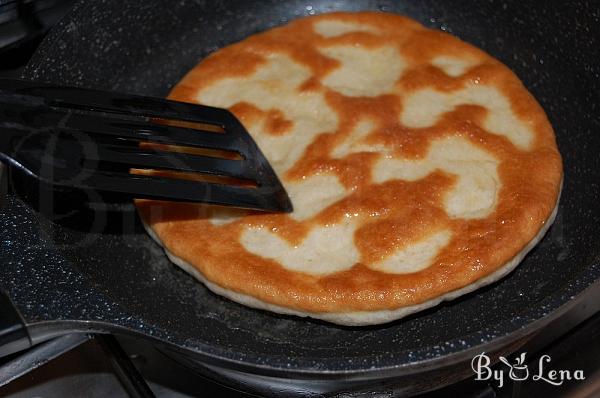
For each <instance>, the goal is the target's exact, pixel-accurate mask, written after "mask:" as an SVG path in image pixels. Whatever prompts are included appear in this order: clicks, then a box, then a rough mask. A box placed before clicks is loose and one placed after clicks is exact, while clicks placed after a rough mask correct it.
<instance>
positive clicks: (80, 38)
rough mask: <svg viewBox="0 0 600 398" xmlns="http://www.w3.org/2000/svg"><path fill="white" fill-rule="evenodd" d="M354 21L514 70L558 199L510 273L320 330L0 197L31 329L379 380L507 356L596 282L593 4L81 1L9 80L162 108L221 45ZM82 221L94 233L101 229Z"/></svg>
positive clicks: (19, 298) (0, 251) (6, 270)
mask: <svg viewBox="0 0 600 398" xmlns="http://www.w3.org/2000/svg"><path fill="white" fill-rule="evenodd" d="M363 9H380V10H385V11H391V12H398V13H401V14H405V15H408V16H409V17H412V18H414V19H416V20H418V21H420V22H422V23H424V24H426V25H428V26H432V27H437V28H440V29H443V30H447V31H450V32H451V33H453V34H455V35H457V36H458V37H460V38H461V39H463V40H466V41H468V42H470V43H473V44H474V45H476V46H478V47H480V48H482V49H484V50H486V51H487V52H489V53H490V54H491V55H493V56H495V57H497V58H498V59H500V60H501V61H502V62H504V63H505V64H507V65H508V66H509V67H511V68H512V69H513V70H514V71H515V72H516V73H517V75H518V76H519V77H520V78H521V79H522V80H523V82H524V84H525V85H526V86H527V88H528V89H529V90H530V91H531V92H532V93H533V94H534V95H535V96H536V98H537V99H538V101H539V102H540V103H541V105H542V106H543V107H544V109H545V110H546V112H547V113H548V116H549V118H550V120H551V122H552V124H553V126H554V129H555V131H556V135H557V139H558V145H559V148H560V150H561V153H562V155H563V157H564V166H565V182H564V189H563V194H562V199H561V202H560V208H559V212H558V217H557V220H556V223H555V225H554V226H553V227H552V229H551V230H550V231H549V233H548V234H547V236H546V237H545V238H544V240H543V241H542V242H541V243H540V244H539V245H538V246H537V247H536V248H535V249H534V250H533V251H532V252H531V253H530V254H529V255H528V256H527V258H526V259H525V260H524V262H523V263H522V265H521V266H520V267H519V268H518V269H517V270H516V271H515V272H513V273H512V274H511V275H509V276H508V277H507V278H505V279H503V280H502V281H500V282H499V283H496V284H493V285H491V286H489V287H486V288H484V289H482V290H479V291H478V292H477V293H475V294H470V295H467V296H465V297H463V298H461V299H458V300H456V301H452V302H449V303H446V304H444V305H442V306H440V307H437V308H435V309H432V310H428V311H425V312H423V313H420V314H418V315H417V316H412V317H409V318H406V319H403V320H401V321H398V322H394V323H391V324H387V325H383V326H379V327H372V328H367V329H365V328H344V327H336V326H332V325H328V324H324V323H320V322H316V321H310V320H305V319H299V318H294V317H285V316H277V315H274V314H270V313H266V312H261V311H256V310H251V309H248V308H245V307H242V306H240V305H237V304H235V303H232V302H229V301H227V300H224V299H222V298H220V297H217V296H215V295H213V294H211V293H210V292H209V291H208V290H207V289H206V288H204V287H203V286H202V285H201V284H199V283H197V282H196V281H195V280H194V279H193V278H191V277H189V276H188V275H187V274H185V273H184V272H182V271H180V270H178V269H177V268H175V267H173V266H172V264H170V262H169V261H168V260H167V259H166V257H164V255H163V253H162V250H161V248H160V247H159V246H158V245H156V244H155V243H154V242H153V241H152V240H151V239H150V238H149V237H148V236H147V235H146V234H145V233H144V232H143V230H142V229H141V228H140V225H139V224H138V223H136V222H134V218H133V217H134V215H133V214H132V213H126V214H125V215H124V216H122V217H121V218H120V219H118V220H116V221H115V220H112V221H110V223H112V224H110V225H109V227H110V226H111V225H113V226H114V224H115V223H116V224H119V225H125V230H126V231H125V233H120V232H119V233H111V232H105V233H102V234H98V233H92V234H90V233H86V232H83V231H85V230H86V228H84V227H83V226H82V225H79V226H78V225H76V224H75V225H71V226H70V227H65V226H57V225H55V224H51V223H49V222H47V221H45V220H44V218H43V217H41V216H39V215H37V214H36V213H35V212H33V211H32V210H31V208H30V207H29V206H28V205H25V204H23V202H21V201H20V200H19V199H17V198H16V197H15V196H14V195H9V196H8V198H7V200H6V201H5V204H4V206H3V207H2V208H0V237H1V239H0V259H1V260H0V264H1V265H0V266H1V267H2V271H1V273H0V288H2V289H4V290H6V291H7V292H8V293H9V295H10V297H11V298H12V299H13V300H14V302H15V303H16V305H17V306H18V308H19V310H20V311H21V313H22V314H23V316H24V318H25V319H26V320H27V321H28V322H29V323H30V324H32V325H33V328H32V330H33V331H34V332H35V333H40V335H41V333H42V332H44V331H46V332H47V331H56V330H59V329H62V328H65V327H73V328H80V329H81V328H86V327H87V328H90V329H94V330H98V329H104V330H115V329H119V328H126V329H129V330H132V331H134V332H138V333H143V334H146V335H149V336H152V337H154V338H156V339H159V340H162V341H165V342H168V343H171V344H173V345H175V346H178V347H179V348H181V349H186V350H190V352H195V353H196V354H198V357H199V358H202V359H204V360H210V359H214V360H217V361H218V363H220V364H222V365H228V366H238V367H242V368H246V369H254V370H256V371H257V372H263V373H280V374H286V373H287V374H290V372H291V373H296V374H297V373H298V372H303V373H307V374H311V373H312V374H321V375H322V372H330V373H331V376H332V377H335V375H338V376H339V375H341V374H344V373H346V374H347V373H348V372H350V373H360V374H363V375H364V374H369V373H371V374H374V375H375V374H379V375H381V374H384V373H386V374H388V375H390V374H401V373H408V372H414V371H415V370H416V369H417V368H419V369H422V368H424V367H429V368H431V367H434V366H438V365H440V364H443V363H445V364H447V363H449V362H452V361H454V360H457V359H458V358H460V357H463V358H464V357H466V356H467V355H470V353H472V352H480V351H481V350H486V351H490V349H491V348H493V347H498V345H500V344H506V343H509V342H510V341H513V340H514V339H516V338H518V337H520V336H522V335H523V334H526V333H530V332H531V331H533V330H534V328H535V327H538V326H539V325H540V324H541V323H544V322H547V321H548V320H549V319H551V318H552V317H553V316H554V315H555V314H556V313H557V312H556V310H557V309H558V310H559V311H560V310H561V309H564V308H566V306H569V305H572V303H573V302H574V298H575V297H576V296H577V295H578V294H579V293H581V292H582V291H583V290H584V289H586V288H587V287H589V286H590V285H592V284H594V282H596V281H597V280H598V278H600V239H598V237H599V236H600V208H599V206H598V203H597V202H598V197H600V185H599V184H598V181H600V159H599V158H598V156H597V153H598V149H599V148H600V134H598V132H599V130H600V123H598V113H599V112H600V109H599V107H600V105H599V98H598V93H599V92H600V75H599V74H600V69H599V67H598V64H597V62H596V61H595V60H596V59H598V57H599V56H600V54H598V52H599V51H598V49H599V48H600V47H599V43H598V38H599V37H600V32H598V29H599V26H600V23H599V21H598V18H599V15H598V11H597V7H596V6H595V4H594V2H584V1H582V2H577V3H570V4H569V5H567V4H566V3H564V4H563V3H562V2H553V3H549V4H541V3H537V2H533V1H532V2H526V1H525V2H524V1H514V2H495V1H492V2H486V3H484V4H482V3H480V2H477V3H475V2H466V1H459V2H442V1H439V2H433V1H394V2H392V1H361V0H357V1H310V2H309V1H286V2H280V1H260V2H247V1H227V2H218V3H216V2H212V1H206V2H204V1H189V2H188V1H183V2H177V3H175V2H169V1H164V2H161V1H146V2H144V3H143V5H141V4H140V3H139V2H135V1H93V2H92V1H89V2H86V3H81V4H79V5H78V6H77V7H76V8H75V9H74V10H73V11H72V12H71V14H70V15H68V16H67V18H66V19H65V20H64V21H63V23H62V24H61V26H59V27H58V28H57V29H56V30H54V32H53V33H52V34H51V35H50V37H49V38H48V39H47V40H46V41H45V43H44V44H43V45H42V48H41V49H40V50H39V52H38V54H37V55H36V56H35V57H34V59H33V60H32V61H31V63H30V65H29V67H28V69H27V70H26V72H25V77H27V78H31V79H37V80H40V81H51V82H56V83H63V84H72V85H78V86H85V87H96V88H108V89H116V90H122V91H125V92H132V93H138V94H150V95H165V94H167V93H168V91H169V89H170V87H171V86H172V85H173V84H175V83H176V82H177V81H178V80H179V79H180V78H181V76H183V75H184V74H185V73H186V72H187V70H189V69H190V68H191V67H192V66H193V65H195V64H196V63H197V61H198V60H199V59H201V58H202V57H203V56H205V55H206V54H208V53H209V52H210V51H213V50H214V49H216V48H219V47H221V46H223V45H225V44H228V43H231V42H234V41H237V40H239V39H241V38H243V37H245V36H247V35H249V34H252V33H255V32H258V31H260V30H263V29H266V28H269V27H272V26H275V25H278V24H281V23H282V22H285V21H287V20H290V19H293V18H295V17H298V16H300V15H308V14H311V13H319V12H325V11H329V10H363ZM594 13H596V14H594ZM95 220H96V222H97V224H96V227H95V228H99V227H100V226H102V224H103V223H105V222H108V221H107V220H105V219H104V218H103V217H102V216H98V217H96V218H95ZM107 229H114V228H107ZM596 286H597V284H596ZM49 320H66V321H69V322H54V323H52V324H49V323H47V321H49ZM74 320H75V321H78V322H73V321H74ZM81 321H85V322H81ZM36 325H37V326H36Z"/></svg>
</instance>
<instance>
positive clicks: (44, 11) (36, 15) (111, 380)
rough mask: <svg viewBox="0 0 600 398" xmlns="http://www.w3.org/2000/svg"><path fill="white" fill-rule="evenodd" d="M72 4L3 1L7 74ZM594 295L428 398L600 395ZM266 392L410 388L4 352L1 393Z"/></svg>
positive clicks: (62, 349)
mask: <svg viewBox="0 0 600 398" xmlns="http://www.w3.org/2000/svg"><path fill="white" fill-rule="evenodd" d="M70 3H71V2H70V1H57V0H54V1H11V0H0V11H2V12H0V47H1V48H0V78H1V77H11V78H14V77H18V76H19V75H20V71H21V69H22V67H23V66H24V65H25V64H26V63H27V61H28V59H29V57H30V56H31V54H32V52H33V51H34V50H35V48H36V46H37V44H39V42H40V41H41V38H42V37H43V35H44V33H45V32H46V31H47V30H48V28H49V27H50V26H51V25H52V24H53V23H55V22H56V21H58V20H59V19H60V17H61V16H62V15H63V14H64V13H65V12H66V11H67V10H68V7H69V5H70ZM24 14H26V15H27V18H25V19H23V18H22V17H23V15H24ZM19 15H20V17H21V18H20V20H18V19H19V18H17V17H19ZM24 20H25V21H28V22H27V23H23V21H24ZM0 166H1V165H0ZM1 174H2V173H1V172H0V175H1ZM0 188H1V187H0ZM0 196H1V189H0ZM584 295H585V297H581V298H580V300H579V301H578V304H577V305H576V306H574V308H572V309H571V310H570V311H569V312H568V313H566V314H565V315H563V316H562V317H561V318H559V319H557V320H556V321H554V322H552V323H551V324H549V325H548V326H546V327H545V328H544V329H542V330H541V331H539V332H538V333H537V334H536V335H535V336H533V337H532V338H530V339H528V340H527V341H526V342H523V345H522V346H520V347H518V348H517V349H516V350H515V352H514V353H513V355H511V356H509V357H507V358H506V361H507V362H508V364H509V365H508V366H507V364H506V363H504V362H503V361H501V362H499V363H496V364H492V363H489V364H486V362H485V361H486V359H485V358H486V357H485V353H482V356H479V357H476V358H473V361H472V369H473V370H472V372H471V373H469V374H461V375H448V380H449V381H448V382H447V383H445V384H446V385H445V386H444V387H443V388H441V389H438V390H435V391H429V392H427V393H425V394H424V395H421V397H447V396H460V397H481V398H488V397H489V398H491V397H499V398H503V397H514V398H518V397H540V396H544V395H546V396H551V397H578V398H584V397H598V396H600V359H599V358H600V339H599V338H598V337H599V336H600V286H599V285H598V284H596V285H595V286H592V287H591V288H590V289H588V290H587V291H586V292H585V293H584ZM513 363H515V364H516V365H515V366H513V365H511V364H513ZM524 371H526V372H527V373H526V376H525V374H524V373H523V372H524ZM553 371H556V373H552V372H553ZM450 380H451V381H450ZM454 380H460V381H458V382H455V381H454ZM425 390H427V388H426V386H425ZM257 395H258V396H285V395H294V396H301V395H305V396H323V397H367V396H368V397H400V396H406V390H405V389H404V388H403V386H402V385H401V383H398V384H394V383H393V381H392V382H391V383H388V384H386V385H382V386H370V387H366V388H365V387H360V386H352V387H348V386H344V385H343V383H340V386H339V389H334V390H327V391H325V390H317V389H315V388H314V386H304V385H303V384H302V381H301V380H282V379H273V378H269V377H264V376H252V375H248V374H243V373H239V372H232V371H228V370H225V369H221V368H209V367H207V366H206V365H200V364H190V362H189V360H188V359H185V358H181V357H178V356H177V355H175V354H173V353H171V352H168V351H164V350H163V349H161V348H160V347H156V346H154V345H153V344H152V343H150V342H148V341H145V340H142V339H136V338H133V337H131V336H124V335H117V336H113V335H92V334H71V335H65V336H62V337H58V338H55V339H53V340H50V341H47V342H45V343H42V344H40V345H37V346H34V347H33V348H31V349H29V350H27V351H24V352H19V353H16V354H13V355H11V356H10V357H7V358H2V359H0V397H10V398H20V397H79V396H85V397H197V396H210V397H220V396H227V397H250V396H257Z"/></svg>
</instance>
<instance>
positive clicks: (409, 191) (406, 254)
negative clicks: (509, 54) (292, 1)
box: [137, 12, 562, 325]
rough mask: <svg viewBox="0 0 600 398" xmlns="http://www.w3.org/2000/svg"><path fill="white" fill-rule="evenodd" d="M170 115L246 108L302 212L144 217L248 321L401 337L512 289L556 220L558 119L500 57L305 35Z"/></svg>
mask: <svg viewBox="0 0 600 398" xmlns="http://www.w3.org/2000/svg"><path fill="white" fill-rule="evenodd" d="M170 98H172V99H176V100H180V101H187V102H197V103H202V104H206V105H212V106H217V107H224V108H229V109H230V110H231V111H232V112H233V113H234V114H235V115H236V116H237V117H238V118H239V119H240V120H241V121H242V123H243V124H244V125H245V127H246V128H247V129H248V130H249V131H250V133H251V135H252V136H253V138H254V139H255V140H256V142H257V143H258V145H259V147H260V148H261V149H262V150H263V152H264V153H265V155H266V157H267V158H268V159H269V161H270V162H271V164H272V166H273V168H274V169H275V171H276V172H277V174H278V176H279V177H280V179H281V180H282V182H283V184H284V186H285V188H286V190H287V191H288V193H289V195H290V198H291V200H292V202H293V205H294V208H295V210H294V212H293V213H291V214H264V213H260V212H250V211H244V210H236V209H226V208H219V207H215V206H207V205H197V204H177V203H166V202H156V201H148V200H145V201H138V202H137V204H138V208H139V212H140V214H141V216H142V219H143V221H144V223H145V225H146V226H147V229H148V232H149V233H150V234H151V235H152V236H153V237H154V238H155V239H156V240H157V242H159V243H160V244H162V245H163V247H164V248H165V250H166V252H167V254H168V255H169V257H170V258H171V260H172V261H173V262H174V263H176V264H177V265H179V266H181V267H182V268H183V269H185V270H186V271H188V272H190V273H191V274H192V275H194V276H195V277H196V278H198V279H199V280H201V281H203V282H204V283H205V284H206V285H207V286H208V287H209V288H210V289H211V290H213V291H215V292H216V293H218V294H221V295H223V296H225V297H228V298H230V299H232V300H234V301H237V302H240V303H242V304H246V305H249V306H252V307H256V308H263V309H267V310H271V311H274V312H279V313H287V314H295V315H301V316H310V317H314V318H320V319H324V320H327V321H331V322H335V323H339V324H345V325H368V324H377V323H383V322H387V321H391V320H394V319H398V318H400V317H402V316H405V315H407V314H410V313H413V312H416V311H419V310H421V309H424V308H428V307H431V306H432V305H435V304H437V303H439V302H440V301H441V300H446V299H452V298H455V297H457V296H459V295H461V294H465V293H467V292H469V291H472V290H474V289H476V288H477V287H480V286H482V285H485V284H488V283H491V282H493V281H495V280H497V279H499V278H500V277H502V276H503V275H505V274H506V273H508V272H509V271H510V270H511V269H513V268H514V267H515V266H516V265H517V264H518V263H519V262H520V260H521V259H522V258H523V256H524V255H525V254H526V253H527V252H528V251H529V250H530V249H531V248H532V247H533V245H535V243H537V241H539V239H541V237H542V236H543V234H544V232H545V231H546V229H547V228H548V226H549V225H550V224H551V222H552V221H553V218H554V214H555V209H556V204H557V202H558V198H559V194H560V188H561V181H562V164H561V157H560V154H559V152H558V150H557V147H556V143H555V138H554V134H553V131H552V127H551V126H550V124H549V122H548V119H547V118H546V115H545V114H544V111H543V110H542V108H541V107H540V105H539V104H538V103H537V102H536V101H535V99H534V98H533V97H532V96H531V94H530V93H529V92H528V91H527V90H526V89H525V88H524V87H523V85H522V84H521V82H520V81H519V79H518V78H517V77H516V76H515V75H514V74H513V73H512V72H511V71H510V70H509V69H508V68H507V67H506V66H504V65H502V64H501V63H500V62H498V61H497V60H495V59H493V58H492V57H490V56H489V55H488V54H486V53H484V52H483V51H481V50H478V49H477V48H475V47H473V46H471V45H469V44H467V43H464V42H462V41H460V40H459V39H457V38H455V37H453V36H451V35H448V34H446V33H443V32H439V31H434V30H430V29H426V28H424V27H423V26H421V25H420V24H418V23H416V22H414V21H412V20H410V19H408V18H405V17H402V16H398V15H391V14H385V13H372V12H361V13H332V14H325V15H320V16H315V17H309V18H302V19H298V20H296V21H293V22H291V23H289V24H287V25H285V26H282V27H278V28H275V29H271V30H268V31H266V32H263V33H259V34H256V35H253V36H251V37H249V38H247V39H245V40H243V41H241V42H239V43H236V44H233V45H231V46H228V47H225V48H223V49H221V50H218V51H216V52H215V53H213V54H211V55H210V56H209V57H207V58H206V59H205V60H203V61H202V62H201V63H200V64H199V65H197V66H196V67H195V68H194V69H192V70H191V71H190V72H189V73H188V74H187V76H185V78H184V79H183V80H182V81H181V82H180V83H179V84H178V85H177V86H176V87H175V88H174V89H173V91H172V92H171V95H170Z"/></svg>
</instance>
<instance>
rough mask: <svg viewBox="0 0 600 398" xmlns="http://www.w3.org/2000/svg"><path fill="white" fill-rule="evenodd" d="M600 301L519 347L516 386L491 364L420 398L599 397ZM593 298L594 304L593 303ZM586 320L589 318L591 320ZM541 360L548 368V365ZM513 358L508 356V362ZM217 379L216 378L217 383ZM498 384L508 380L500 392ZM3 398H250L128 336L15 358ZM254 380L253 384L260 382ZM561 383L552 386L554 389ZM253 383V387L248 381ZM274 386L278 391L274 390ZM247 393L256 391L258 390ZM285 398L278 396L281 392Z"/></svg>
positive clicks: (225, 379) (235, 384) (75, 340)
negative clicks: (483, 375) (557, 373)
mask: <svg viewBox="0 0 600 398" xmlns="http://www.w3.org/2000/svg"><path fill="white" fill-rule="evenodd" d="M597 296H598V295H597V294H589V300H590V301H589V302H587V300H584V301H582V304H581V305H580V306H578V307H577V308H574V309H573V311H571V312H569V313H568V314H567V315H565V317H563V318H560V319H559V320H557V321H556V322H554V323H552V324H551V325H549V326H548V327H547V328H546V329H544V330H542V331H541V332H540V333H539V334H538V335H537V336H535V337H534V338H533V339H531V340H530V341H529V342H527V343H526V344H525V345H524V346H523V347H521V348H520V349H519V350H518V352H517V353H515V356H516V357H518V356H519V355H520V353H523V352H526V353H527V361H526V365H527V366H528V367H529V372H530V375H531V376H532V377H530V378H529V379H528V380H524V381H517V380H513V379H512V378H511V375H510V372H509V371H508V368H507V367H506V366H504V365H503V364H502V363H498V364H496V365H494V366H491V369H492V371H494V372H498V373H497V374H502V376H501V377H494V378H490V379H489V380H477V375H476V374H475V371H474V372H473V375H471V376H470V377H468V378H467V379H465V380H463V381H460V382H458V383H454V384H451V385H449V386H446V387H444V388H442V389H439V390H437V391H432V392H429V393H426V394H424V395H421V396H420V397H422V398H437V397H448V396H460V397H467V398H468V397H473V398H474V397H478V398H488V397H489V398H492V397H498V398H504V397H506V398H509V397H510V398H526V397H540V396H544V395H546V396H551V397H559V398H560V397H577V398H585V397H590V398H591V397H597V396H600V361H599V360H598V358H600V340H599V339H598V336H600V312H595V313H593V314H592V315H591V316H589V315H590V313H592V312H594V311H593V310H594V309H596V310H597V308H594V307H597V305H598V297H597ZM592 300H594V301H595V302H591V301H592ZM588 316H589V317H588ZM544 356H547V357H548V358H550V359H551V362H547V361H545V360H544ZM512 361H513V359H512V358H511V362H512ZM550 368H551V369H555V370H557V369H559V370H562V371H569V372H570V373H571V375H572V376H573V374H574V372H575V371H581V373H582V374H583V375H584V377H585V379H584V380H575V379H573V378H572V379H571V380H563V382H562V383H561V385H554V384H551V383H549V382H547V381H544V380H541V379H538V380H535V376H538V375H542V376H543V377H544V378H548V377H549V376H548V374H549V369H550ZM215 377H216V378H217V380H215ZM499 379H502V380H503V383H502V386H500V385H499V384H500V383H499ZM4 382H7V384H5V385H4V386H2V387H0V397H6V398H24V397H79V396H85V397H115V398H118V397H173V398H175V397H177V398H179V397H182V398H183V397H198V396H210V397H220V396H227V397H233V398H236V397H240V398H241V397H251V396H256V395H255V394H254V393H253V394H250V393H247V392H243V389H244V380H239V379H236V377H235V375H223V374H220V375H217V374H216V373H215V372H214V369H203V370H199V369H198V368H197V367H196V368H194V369H193V370H192V369H190V368H189V367H187V366H185V365H183V364H182V363H181V362H180V361H179V360H178V358H177V357H174V356H172V355H171V354H167V353H165V352H163V351H161V350H160V349H159V348H157V347H155V346H153V345H152V344H150V343H148V342H146V341H143V340H139V339H135V338H132V337H127V336H110V335H86V334H81V335H66V336H63V337H59V338H57V339H54V340H52V341H49V342H46V343H43V344H41V345H39V346H36V347H34V348H32V349H30V350H28V351H26V352H22V353H18V354H16V355H14V356H12V357H10V358H8V359H4V363H3V364H2V365H0V384H2V383H4ZM255 382H256V380H255ZM263 382H264V383H266V385H262V386H260V387H259V388H262V389H263V391H268V395H270V396H285V395H286V394H287V393H290V391H289V390H287V393H281V392H282V391H286V390H284V389H283V388H281V386H275V385H268V384H269V383H270V381H268V380H267V381H264V380H263ZM556 382H557V381H555V383H556ZM251 383H252V381H251ZM277 388H280V389H279V390H277ZM248 390H252V391H253V392H256V391H257V388H256V386H250V387H249V388H248ZM278 391H279V393H281V394H279V393H278ZM304 392H305V394H298V390H296V391H295V392H294V395H306V396H322V397H340V398H341V397H367V396H369V397H390V398H391V397H401V396H405V395H404V394H403V393H402V386H401V385H399V386H394V385H388V386H386V387H383V388H381V389H380V390H376V389H372V390H366V391H365V390H357V391H353V390H344V391H341V392H327V393H324V392H318V391H309V390H306V391H304Z"/></svg>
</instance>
